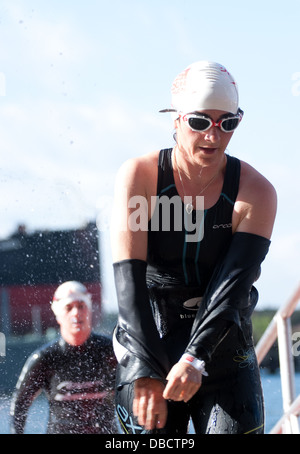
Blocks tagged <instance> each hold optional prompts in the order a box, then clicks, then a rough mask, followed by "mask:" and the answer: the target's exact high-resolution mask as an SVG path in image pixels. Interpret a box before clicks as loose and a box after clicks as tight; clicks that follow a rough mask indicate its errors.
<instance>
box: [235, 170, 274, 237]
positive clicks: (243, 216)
mask: <svg viewBox="0 0 300 454" xmlns="http://www.w3.org/2000/svg"><path fill="white" fill-rule="evenodd" d="M276 210H277V194H276V190H275V188H274V186H273V185H272V184H271V183H270V181H269V180H268V179H267V178H265V177H264V176H263V175H262V174H261V173H260V172H258V171H257V170H256V169H255V168H254V167H252V166H251V165H249V164H247V163H246V162H244V161H241V177H240V186H239V193H238V196H237V199H236V203H235V210H234V211H235V216H234V218H235V223H234V224H235V230H241V231H243V230H244V231H248V232H252V233H257V234H259V235H263V236H267V237H270V235H271V232H272V229H273V225H274V221H275V216H276Z"/></svg>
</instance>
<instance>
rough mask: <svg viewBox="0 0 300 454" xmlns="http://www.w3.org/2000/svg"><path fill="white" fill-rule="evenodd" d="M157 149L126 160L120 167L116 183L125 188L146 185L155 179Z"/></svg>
mask: <svg viewBox="0 0 300 454" xmlns="http://www.w3.org/2000/svg"><path fill="white" fill-rule="evenodd" d="M158 155H159V151H154V152H151V153H148V154H145V155H141V156H138V157H135V158H131V159H128V160H126V161H125V162H124V163H123V164H122V165H121V167H120V169H119V171H118V173H117V178H116V184H117V185H121V186H123V187H126V188H127V189H129V188H133V187H135V188H136V189H137V187H138V186H142V187H147V185H152V184H153V182H154V181H156V180H157V162H158Z"/></svg>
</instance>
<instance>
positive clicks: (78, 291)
mask: <svg viewBox="0 0 300 454" xmlns="http://www.w3.org/2000/svg"><path fill="white" fill-rule="evenodd" d="M74 301H83V302H84V303H85V304H86V305H87V307H88V308H89V309H92V298H91V295H90V293H88V291H87V288H86V287H85V286H84V285H83V284H81V283H80V282H77V281H68V282H64V283H63V284H61V285H60V286H59V287H58V288H57V289H56V291H55V293H54V296H53V301H52V303H51V308H52V310H53V312H54V314H55V315H56V316H57V315H58V314H59V312H60V311H61V310H62V309H63V308H64V307H65V306H66V305H67V304H70V303H72V302H74Z"/></svg>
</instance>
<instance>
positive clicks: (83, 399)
mask: <svg viewBox="0 0 300 454" xmlns="http://www.w3.org/2000/svg"><path fill="white" fill-rule="evenodd" d="M114 371H115V357H114V353H113V350H112V344H111V340H110V339H109V338H107V337H105V336H102V335H98V334H93V333H92V334H91V336H90V338H89V339H88V340H87V341H86V342H85V343H84V344H83V345H81V346H79V347H74V346H71V345H69V344H67V343H66V342H65V341H64V340H63V339H62V338H60V339H58V340H56V341H54V342H51V343H49V344H47V345H45V346H43V347H41V348H40V349H38V350H36V351H35V352H33V353H32V354H31V355H30V357H29V358H28V360H27V361H26V363H25V365H24V367H23V370H22V372H21V375H20V378H19V380H18V383H17V386H16V391H15V392H14V394H13V398H12V404H11V417H12V432H13V433H23V431H24V426H25V421H26V416H27V412H28V409H29V406H30V405H31V403H32V401H33V399H34V398H35V397H36V395H37V394H38V393H39V392H41V391H44V392H45V393H46V396H47V399H48V401H49V421H48V430H47V433H50V434H82V433H83V434H91V433H92V434H93V433H94V434H97V433H100V434H103V433H115V431H116V429H115V426H114V409H113V405H112V390H113V388H114V375H115V372H114Z"/></svg>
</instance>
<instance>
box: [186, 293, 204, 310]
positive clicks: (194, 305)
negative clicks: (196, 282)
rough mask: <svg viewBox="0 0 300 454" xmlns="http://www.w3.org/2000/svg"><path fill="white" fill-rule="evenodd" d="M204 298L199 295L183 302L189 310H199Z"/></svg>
mask: <svg viewBox="0 0 300 454" xmlns="http://www.w3.org/2000/svg"><path fill="white" fill-rule="evenodd" d="M202 300H203V298H202V296H198V297H197V298H190V299H189V300H187V301H185V302H184V303H183V307H184V308H185V309H188V310H189V311H197V310H198V308H199V306H200V304H201V302H202Z"/></svg>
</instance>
